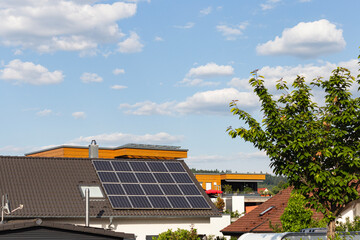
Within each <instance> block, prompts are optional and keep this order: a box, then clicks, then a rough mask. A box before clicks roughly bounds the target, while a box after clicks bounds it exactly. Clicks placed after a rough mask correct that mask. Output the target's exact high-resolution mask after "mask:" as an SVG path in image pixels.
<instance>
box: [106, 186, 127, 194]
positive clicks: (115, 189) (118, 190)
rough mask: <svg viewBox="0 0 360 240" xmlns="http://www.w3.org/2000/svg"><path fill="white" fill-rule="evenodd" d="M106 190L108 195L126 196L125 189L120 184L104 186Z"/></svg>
mask: <svg viewBox="0 0 360 240" xmlns="http://www.w3.org/2000/svg"><path fill="white" fill-rule="evenodd" d="M104 188H105V191H106V194H108V195H125V192H124V189H123V188H122V187H121V185H120V184H104Z"/></svg>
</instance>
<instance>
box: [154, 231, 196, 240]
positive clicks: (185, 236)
mask: <svg viewBox="0 0 360 240" xmlns="http://www.w3.org/2000/svg"><path fill="white" fill-rule="evenodd" d="M152 239H153V240H200V237H198V235H197V231H196V229H193V228H191V230H190V231H189V230H185V229H180V228H178V229H177V230H176V231H172V230H171V229H169V230H167V231H166V232H163V233H160V234H159V236H158V237H153V238H152Z"/></svg>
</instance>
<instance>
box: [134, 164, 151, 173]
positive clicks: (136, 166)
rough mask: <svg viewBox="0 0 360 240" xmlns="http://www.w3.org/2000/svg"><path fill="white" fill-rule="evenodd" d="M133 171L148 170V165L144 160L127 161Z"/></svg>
mask: <svg viewBox="0 0 360 240" xmlns="http://www.w3.org/2000/svg"><path fill="white" fill-rule="evenodd" d="M129 163H130V165H131V167H132V169H133V171H135V172H149V171H150V170H149V168H148V166H146V163H145V162H129Z"/></svg>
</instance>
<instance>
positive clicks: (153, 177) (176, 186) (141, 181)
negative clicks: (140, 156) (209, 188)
mask: <svg viewBox="0 0 360 240" xmlns="http://www.w3.org/2000/svg"><path fill="white" fill-rule="evenodd" d="M93 165H94V167H95V169H96V172H97V174H98V176H99V178H100V181H101V183H102V185H103V188H104V190H105V192H106V194H107V196H108V198H109V201H110V203H111V205H112V207H113V208H114V209H124V208H125V209H209V208H211V207H210V205H209V204H208V203H207V201H206V200H205V198H204V196H203V195H202V194H201V193H200V191H199V189H198V188H197V187H196V185H195V183H194V182H193V180H192V179H191V177H190V176H189V174H188V173H187V172H186V170H185V169H184V168H183V166H182V165H181V163H180V162H171V161H168V162H160V161H118V160H113V161H110V160H93Z"/></svg>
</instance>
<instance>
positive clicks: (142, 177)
mask: <svg viewBox="0 0 360 240" xmlns="http://www.w3.org/2000/svg"><path fill="white" fill-rule="evenodd" d="M135 175H136V177H137V178H138V179H139V182H141V183H156V180H155V178H154V176H153V175H152V174H151V173H135Z"/></svg>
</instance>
